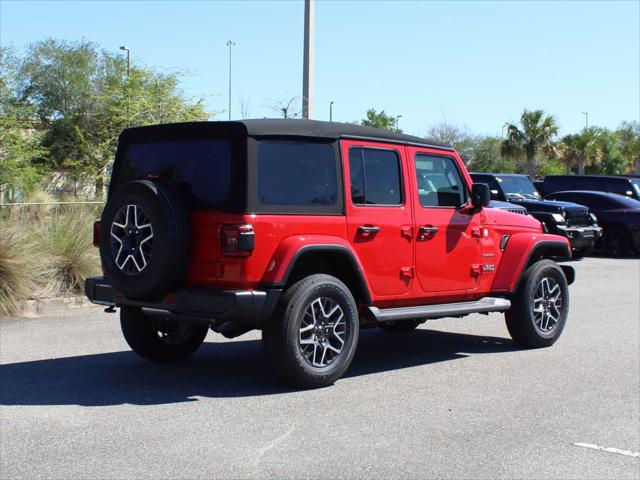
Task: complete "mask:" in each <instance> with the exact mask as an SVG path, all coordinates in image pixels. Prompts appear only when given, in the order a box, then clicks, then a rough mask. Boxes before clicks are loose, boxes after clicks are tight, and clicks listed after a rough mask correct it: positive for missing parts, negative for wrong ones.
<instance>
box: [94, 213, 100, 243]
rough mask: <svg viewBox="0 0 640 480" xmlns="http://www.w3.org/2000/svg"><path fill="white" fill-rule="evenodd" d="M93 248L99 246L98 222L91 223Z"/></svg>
mask: <svg viewBox="0 0 640 480" xmlns="http://www.w3.org/2000/svg"><path fill="white" fill-rule="evenodd" d="M93 246H94V247H99V246H100V220H98V221H96V222H93Z"/></svg>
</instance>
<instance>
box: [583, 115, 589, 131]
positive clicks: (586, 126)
mask: <svg viewBox="0 0 640 480" xmlns="http://www.w3.org/2000/svg"><path fill="white" fill-rule="evenodd" d="M582 114H583V115H584V125H585V127H584V129H585V130H589V112H582Z"/></svg>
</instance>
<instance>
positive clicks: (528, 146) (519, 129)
mask: <svg viewBox="0 0 640 480" xmlns="http://www.w3.org/2000/svg"><path fill="white" fill-rule="evenodd" d="M506 126H507V138H506V139H505V140H504V141H503V142H502V146H501V149H500V151H501V153H502V156H503V157H505V158H510V159H514V160H517V161H519V162H520V165H519V170H521V171H524V173H526V174H527V175H530V176H531V177H532V178H533V177H535V175H536V173H537V160H538V155H539V154H540V153H551V152H552V151H553V148H554V143H553V138H554V137H555V136H556V135H557V133H558V124H557V123H556V119H555V118H554V117H553V116H552V115H545V114H544V112H543V111H542V110H534V111H529V110H525V111H524V112H522V116H521V117H520V124H519V125H517V124H515V123H507V124H506Z"/></svg>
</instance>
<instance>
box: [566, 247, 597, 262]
mask: <svg viewBox="0 0 640 480" xmlns="http://www.w3.org/2000/svg"><path fill="white" fill-rule="evenodd" d="M592 253H593V247H584V248H578V249H576V250H574V251H573V252H572V254H571V257H572V258H574V259H576V260H577V259H580V258H582V257H586V256H587V255H591V254H592Z"/></svg>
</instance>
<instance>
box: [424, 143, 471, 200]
mask: <svg viewBox="0 0 640 480" xmlns="http://www.w3.org/2000/svg"><path fill="white" fill-rule="evenodd" d="M415 162H416V175H417V177H418V178H417V180H418V198H419V200H420V205H421V206H423V207H459V206H461V205H463V204H464V203H465V202H466V189H465V185H464V182H463V181H462V178H461V177H460V173H459V172H458V169H457V168H456V164H455V161H454V160H453V159H452V158H450V157H440V156H436V155H426V154H418V155H416V158H415Z"/></svg>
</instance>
